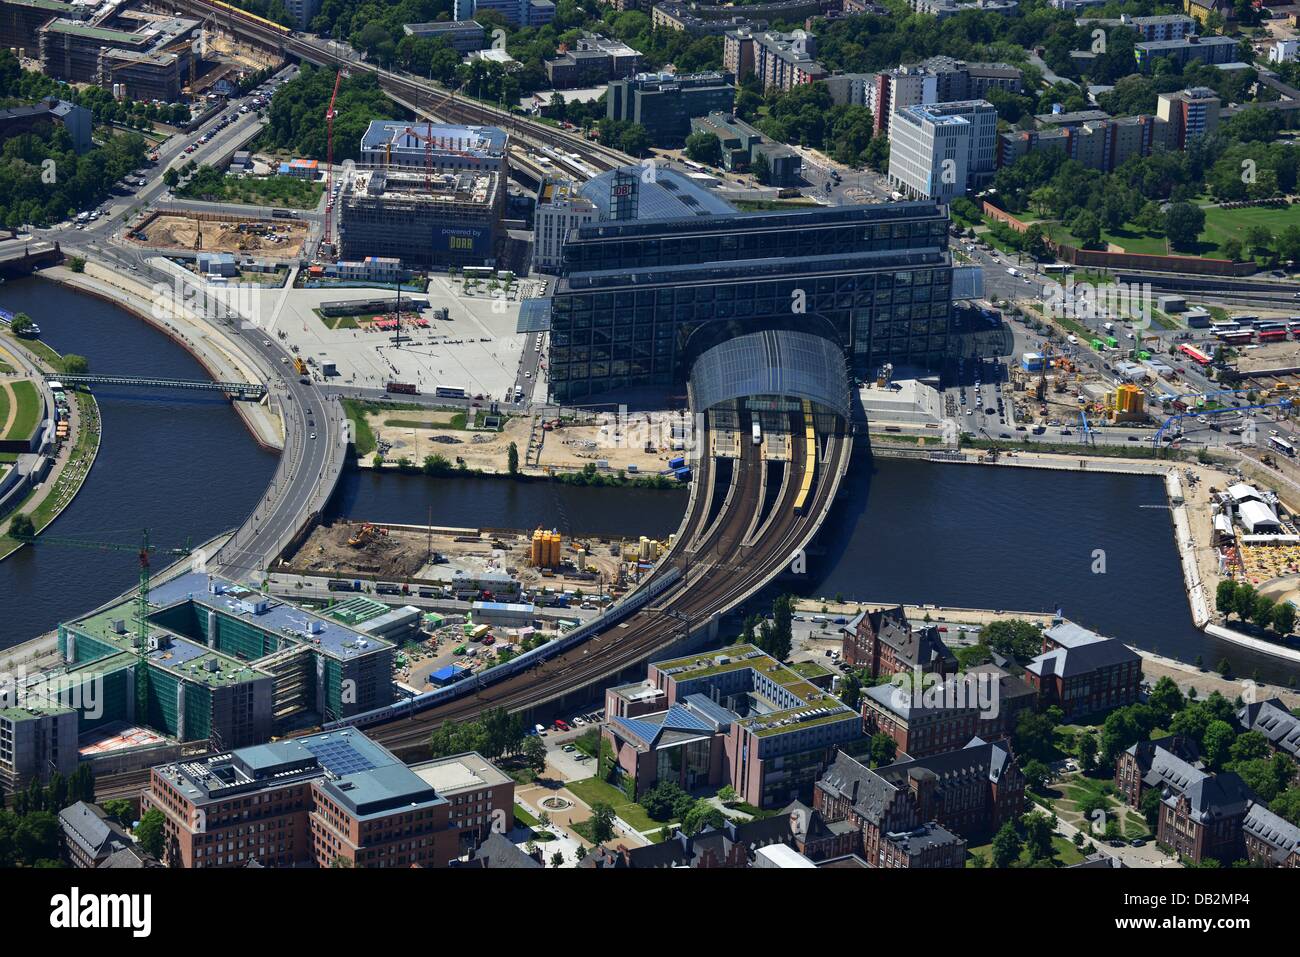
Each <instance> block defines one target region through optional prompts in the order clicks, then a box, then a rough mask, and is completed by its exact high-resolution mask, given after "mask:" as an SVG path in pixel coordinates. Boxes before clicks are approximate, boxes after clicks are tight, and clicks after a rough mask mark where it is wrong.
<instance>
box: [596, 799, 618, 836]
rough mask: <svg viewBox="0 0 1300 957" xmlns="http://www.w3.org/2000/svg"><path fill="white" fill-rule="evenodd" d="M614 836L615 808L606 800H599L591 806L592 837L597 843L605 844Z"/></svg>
mask: <svg viewBox="0 0 1300 957" xmlns="http://www.w3.org/2000/svg"><path fill="white" fill-rule="evenodd" d="M613 836H614V809H613V808H612V807H610V806H609V805H608V804H606V803H605V802H604V801H597V802H596V803H595V804H593V805H592V806H591V837H592V840H593V841H595V842H596V843H597V844H604V843H605V842H606V841H608V840H609V839H610V838H611V837H613Z"/></svg>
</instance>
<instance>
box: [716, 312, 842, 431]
mask: <svg viewBox="0 0 1300 957" xmlns="http://www.w3.org/2000/svg"><path fill="white" fill-rule="evenodd" d="M691 387H692V390H693V392H694V401H695V406H696V408H698V409H708V408H711V407H713V406H715V405H717V404H718V403H719V402H726V401H727V400H729V399H738V398H741V397H743V396H751V395H785V396H794V397H796V398H800V399H808V400H810V401H812V402H816V403H818V404H819V405H822V406H825V407H826V408H828V409H830V410H831V411H833V412H836V413H838V414H839V415H841V416H843V417H845V418H848V417H849V377H848V370H847V368H846V366H845V359H844V352H843V350H841V349H840V347H839V346H838V345H837V344H836V343H834V342H832V341H831V340H829V339H825V338H823V337H821V336H815V335H812V334H810V333H807V332H792V331H786V330H765V331H763V332H754V333H750V334H749V335H745V336H738V337H736V338H735V339H731V340H730V341H728V342H724V343H722V344H721V345H718V346H714V347H713V348H712V349H709V350H708V351H707V352H704V353H702V354H701V355H700V357H699V359H697V360H696V362H695V365H694V366H693V367H692V368H691Z"/></svg>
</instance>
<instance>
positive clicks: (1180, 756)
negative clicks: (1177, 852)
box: [1115, 735, 1206, 807]
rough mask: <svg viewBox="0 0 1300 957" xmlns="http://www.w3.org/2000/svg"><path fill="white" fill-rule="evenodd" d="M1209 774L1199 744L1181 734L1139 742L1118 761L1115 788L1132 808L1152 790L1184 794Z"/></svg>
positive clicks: (1117, 759) (1121, 755)
mask: <svg viewBox="0 0 1300 957" xmlns="http://www.w3.org/2000/svg"><path fill="white" fill-rule="evenodd" d="M1205 774H1206V772H1205V771H1204V770H1203V765H1202V764H1201V755H1200V750H1199V749H1198V748H1197V747H1196V742H1195V741H1191V740H1188V739H1187V738H1184V737H1182V736H1181V735H1170V736H1169V737H1167V738H1159V739H1157V740H1155V741H1139V742H1138V743H1137V744H1135V745H1133V746H1132V747H1130V748H1129V749H1128V750H1127V751H1124V752H1123V753H1122V754H1120V756H1119V757H1118V758H1116V759H1115V789H1116V790H1117V791H1118V792H1119V793H1120V794H1121V795H1122V796H1123V798H1124V801H1125V803H1127V804H1128V805H1129V806H1130V807H1140V806H1141V804H1142V795H1143V794H1145V793H1146V792H1147V791H1148V790H1149V789H1151V788H1158V789H1160V790H1161V791H1162V792H1163V791H1164V790H1165V789H1167V788H1168V789H1172V790H1174V791H1178V792H1180V793H1181V792H1182V791H1185V790H1187V789H1188V788H1189V787H1191V785H1192V784H1194V783H1195V782H1196V781H1199V780H1200V779H1201V778H1203V777H1205Z"/></svg>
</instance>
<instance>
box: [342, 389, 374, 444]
mask: <svg viewBox="0 0 1300 957" xmlns="http://www.w3.org/2000/svg"><path fill="white" fill-rule="evenodd" d="M367 411H368V410H367V409H366V403H364V402H358V401H357V400H356V399H344V400H343V412H344V414H346V415H347V417H348V421H349V422H351V423H352V444H353V445H354V446H355V447H356V450H357V455H359V456H360V455H369V454H370V453H371V452H373V451H374V450H375V449H376V448H377V447H378V445H377V443H376V442H375V433H374V432H372V431H371V429H370V423H369V422H367V421H366V412H367Z"/></svg>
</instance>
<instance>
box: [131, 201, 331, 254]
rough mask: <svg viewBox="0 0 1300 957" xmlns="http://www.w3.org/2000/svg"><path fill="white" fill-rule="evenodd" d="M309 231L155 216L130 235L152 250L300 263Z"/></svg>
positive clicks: (291, 224) (292, 225) (229, 219)
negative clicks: (249, 255) (245, 255)
mask: <svg viewBox="0 0 1300 957" xmlns="http://www.w3.org/2000/svg"><path fill="white" fill-rule="evenodd" d="M309 234H310V227H309V226H308V225H307V224H306V223H304V222H301V221H299V220H290V219H284V220H279V219H277V220H269V219H244V218H240V217H236V216H222V215H217V214H214V213H179V212H156V213H151V214H150V215H148V216H146V217H145V219H144V220H142V221H141V222H140V223H139V224H138V225H136V226H135V227H134V228H132V229H131V231H130V232H128V233H127V239H128V240H130V241H131V242H134V243H138V244H139V245H141V246H148V247H149V248H151V249H167V250H177V251H181V252H194V253H198V252H217V253H257V254H258V255H259V256H261V257H264V258H271V259H298V258H300V257H301V256H302V255H303V253H304V250H305V249H306V246H307V240H308V236H309Z"/></svg>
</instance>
